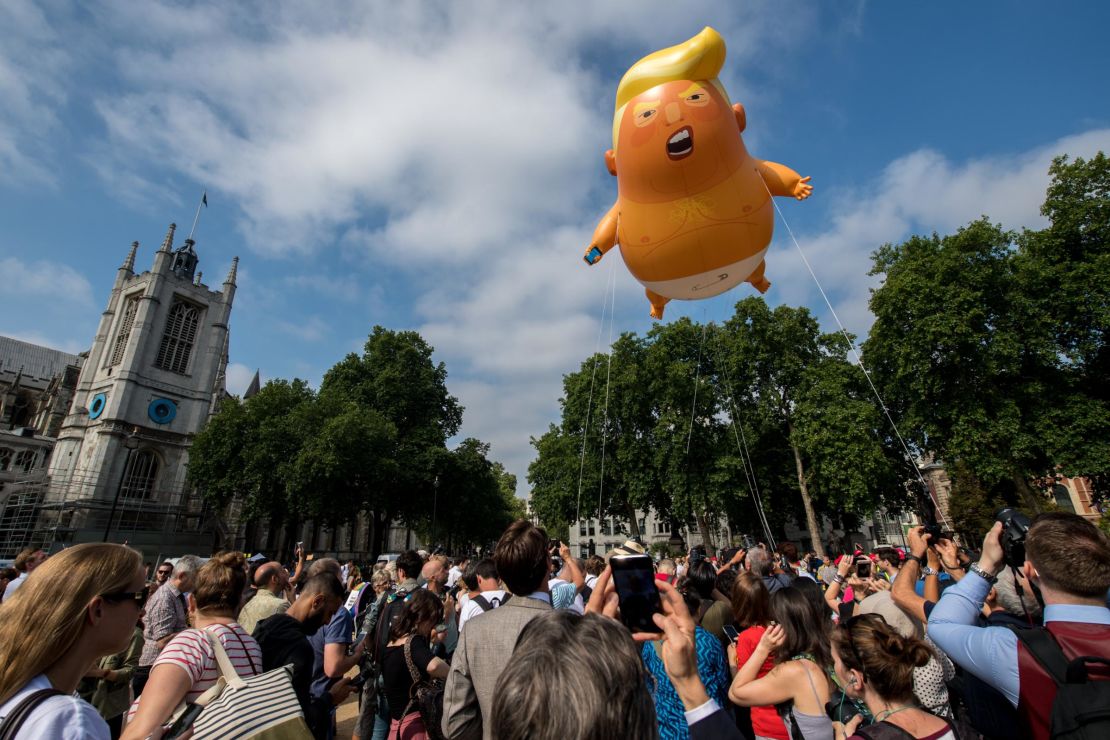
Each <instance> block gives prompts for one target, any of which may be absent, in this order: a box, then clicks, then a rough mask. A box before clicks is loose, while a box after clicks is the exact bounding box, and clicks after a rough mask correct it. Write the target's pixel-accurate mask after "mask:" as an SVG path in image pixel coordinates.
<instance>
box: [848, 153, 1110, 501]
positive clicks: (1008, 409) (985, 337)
mask: <svg viewBox="0 0 1110 740" xmlns="http://www.w3.org/2000/svg"><path fill="white" fill-rule="evenodd" d="M1050 174H1051V176H1052V183H1051V185H1050V186H1049V189H1048V193H1047V197H1046V200H1045V204H1044V207H1043V208H1042V213H1043V214H1044V215H1045V216H1046V217H1048V218H1049V220H1050V225H1049V227H1048V228H1046V229H1043V230H1040V231H1025V232H1023V233H1021V234H1020V235H1015V234H1013V233H1011V232H1007V231H1004V230H1002V229H1001V228H1000V227H998V226H995V225H992V224H991V223H989V221H988V220H987V219H986V218H983V219H981V220H979V221H976V222H973V223H971V224H970V225H968V226H967V227H965V228H963V229H960V230H959V231H957V233H956V234H953V235H950V236H945V237H940V236H937V235H936V234H934V235H933V236H932V237H931V238H925V237H917V236H915V237H912V238H911V239H908V240H907V241H905V242H904V243H902V244H898V245H890V244H888V245H885V246H884V247H882V248H880V249H879V250H878V251H877V252H876V253H875V255H874V268H873V270H872V272H873V274H878V275H882V276H883V278H884V281H883V285H882V287H880V288H879V289H878V290H876V291H875V292H874V294H873V295H872V299H871V310H872V312H873V313H874V314H875V318H876V321H875V324H874V325H873V327H872V330H871V336H870V337H869V339H868V340H867V343H866V345H865V357H866V359H867V363H868V365H869V367H871V369H872V371H873V373H874V376H875V378H876V380H877V382H878V383H879V384H880V387H881V388H882V390H883V393H884V395H885V397H886V399H887V402H888V405H889V406H890V407H891V409H892V412H893V413H894V414H895V417H896V419H897V420H898V421H899V423H900V426H901V427H902V428H903V429H904V430H905V432H906V434H907V436H908V437H909V438H910V440H911V441H912V444H913V445H914V446H915V447H916V448H917V449H919V450H923V451H929V452H931V453H933V454H935V455H936V457H937V458H938V459H941V460H944V461H946V462H948V463H949V464H955V463H959V464H960V465H962V466H964V469H965V471H966V472H967V474H969V475H970V476H973V477H974V479H975V480H977V481H979V482H980V484H981V485H983V486H985V487H986V488H987V489H988V490H991V491H994V492H996V493H998V494H999V495H1002V496H1004V497H1007V498H1009V497H1010V496H1009V495H1008V492H1013V494H1014V495H1015V496H1016V497H1017V499H1019V500H1020V501H1021V503H1022V505H1023V507H1024V508H1025V509H1026V510H1028V511H1031V512H1036V511H1040V510H1043V509H1044V508H1045V507H1046V506H1047V505H1048V503H1047V500H1048V499H1047V496H1046V493H1047V490H1048V487H1049V486H1050V485H1051V482H1052V480H1053V477H1054V475H1055V474H1056V473H1058V472H1062V473H1064V474H1066V475H1069V476H1080V475H1083V476H1088V477H1090V478H1091V480H1094V481H1105V480H1106V473H1107V472H1110V442H1108V440H1110V389H1108V388H1107V384H1106V382H1105V379H1106V378H1107V377H1110V375H1108V373H1110V349H1108V343H1107V328H1108V327H1110V163H1108V161H1107V159H1106V157H1105V156H1104V155H1102V154H1099V155H1097V156H1096V157H1094V158H1092V159H1091V160H1088V161H1084V160H1081V159H1080V160H1076V161H1075V162H1074V163H1068V161H1067V160H1066V158H1063V157H1061V158H1059V159H1057V160H1056V161H1055V162H1054V163H1053V166H1052V169H1051V170H1050ZM1000 486H1001V487H1000ZM1037 488H1039V489H1040V490H1037Z"/></svg>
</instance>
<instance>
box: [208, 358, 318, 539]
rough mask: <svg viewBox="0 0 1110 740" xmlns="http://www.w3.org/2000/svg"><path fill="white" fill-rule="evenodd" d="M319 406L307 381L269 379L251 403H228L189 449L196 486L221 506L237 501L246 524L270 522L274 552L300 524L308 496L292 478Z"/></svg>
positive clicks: (311, 432)
mask: <svg viewBox="0 0 1110 740" xmlns="http://www.w3.org/2000/svg"><path fill="white" fill-rule="evenodd" d="M315 403H316V394H315V393H313V391H312V389H311V388H309V386H308V384H307V383H305V382H304V381H303V380H293V381H292V382H290V381H287V380H272V381H269V382H267V383H266V385H265V386H263V387H262V389H261V390H260V391H259V392H258V393H257V394H256V395H254V396H253V397H252V398H250V399H248V400H246V401H240V400H239V399H237V398H228V399H225V400H224V401H223V402H222V403H221V404H220V407H219V411H218V413H216V414H215V415H214V416H213V417H212V418H211V419H210V420H209V421H208V423H207V424H206V425H205V427H204V428H203V429H202V430H201V431H200V432H199V433H198V434H197V436H196V437H195V438H194V439H193V445H192V447H191V448H190V450H189V474H188V475H189V480H190V482H191V483H192V484H194V485H196V486H197V487H198V488H199V489H200V491H201V492H202V494H203V495H204V496H205V497H206V498H207V499H208V500H209V501H210V502H212V503H213V504H214V505H215V506H216V507H218V508H224V507H226V506H227V505H228V504H229V503H230V502H231V501H232V499H236V500H237V501H238V502H239V503H240V506H241V511H242V517H243V519H244V520H245V521H247V522H248V523H249V522H258V521H268V524H269V537H270V539H269V541H268V542H267V547H268V549H269V550H270V551H274V549H275V548H276V547H277V536H278V534H279V533H280V532H281V531H282V529H283V528H287V527H291V526H292V525H293V523H294V522H295V520H296V514H295V511H296V508H294V507H295V506H297V502H299V501H300V500H301V498H302V496H301V493H302V492H301V491H300V490H297V489H296V488H295V487H293V486H292V485H291V480H292V478H293V472H294V470H295V466H296V461H297V457H298V453H299V452H300V449H301V445H302V444H303V443H304V441H305V440H306V439H307V438H309V437H310V436H311V435H312V434H313V433H314V432H315V421H314V419H315V415H314V406H315Z"/></svg>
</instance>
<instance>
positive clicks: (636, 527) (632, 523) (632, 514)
mask: <svg viewBox="0 0 1110 740" xmlns="http://www.w3.org/2000/svg"><path fill="white" fill-rule="evenodd" d="M625 508H626V509H627V510H628V521H629V525H628V531H629V532H631V533H632V539H634V540H637V541H639V540H641V539H643V538H642V537H641V535H642V534H643V532H641V531H640V520H639V519H637V518H636V508H635V507H634V506H632V503H631V502H625ZM598 526H601V520H600V519H598Z"/></svg>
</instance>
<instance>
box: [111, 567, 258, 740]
mask: <svg viewBox="0 0 1110 740" xmlns="http://www.w3.org/2000/svg"><path fill="white" fill-rule="evenodd" d="M246 582H247V568H246V560H245V559H244V557H243V554H242V553H239V552H224V553H220V554H218V555H216V556H214V557H213V558H212V559H211V560H209V561H208V562H207V563H205V564H204V565H203V566H201V568H200V570H199V571H197V575H196V580H195V585H194V586H193V592H192V594H191V595H190V597H189V612H190V614H191V615H192V622H193V629H187V630H185V631H184V632H181V633H180V634H178V635H177V636H176V637H174V638H173V639H172V640H170V642H169V644H167V645H166V647H165V648H163V650H162V652H161V653H159V655H158V659H157V660H156V661H154V665H153V666H152V668H151V671H150V680H149V681H148V682H147V684H146V688H144V689H143V694H142V696H141V697H139V699H136V700H135V703H134V704H133V705H132V706H131V714H130V716H129V717H128V722H127V726H126V727H125V728H124V731H123V735H122V736H121V737H122V738H124V740H129V739H132V740H133V739H135V738H146V737H148V736H149V735H150V733H151V732H152V731H153V730H154V729H156V728H157V727H159V726H160V725H162V724H163V723H164V722H165V721H166V720H168V719H169V718H170V716H171V715H172V714H173V712H174V710H175V709H176V708H177V706H178V705H179V704H180V703H181V702H182V700H184V701H186V702H190V701H193V700H194V699H196V698H197V697H198V696H200V695H201V694H203V693H204V692H205V691H207V690H208V689H209V688H210V687H211V686H212V685H214V684H215V683H216V681H217V680H218V679H219V677H220V670H219V666H218V665H217V664H216V653H215V650H213V648H212V645H211V643H209V641H208V637H209V635H211V636H212V637H214V638H216V639H217V640H219V641H220V644H221V645H223V648H224V651H225V652H227V656H228V658H230V659H231V663H232V665H233V666H234V667H235V672H236V673H238V674H239V675H240V676H242V677H243V678H248V677H250V676H254V675H256V674H258V673H261V672H262V651H261V650H260V649H259V647H258V643H257V642H255V640H254V638H253V637H251V636H250V635H249V634H247V631H246V630H244V629H243V628H242V627H241V626H239V623H238V622H236V621H235V619H236V617H237V616H238V614H239V607H240V598H241V596H242V594H243V587H244V586H245V585H246ZM205 633H207V634H205Z"/></svg>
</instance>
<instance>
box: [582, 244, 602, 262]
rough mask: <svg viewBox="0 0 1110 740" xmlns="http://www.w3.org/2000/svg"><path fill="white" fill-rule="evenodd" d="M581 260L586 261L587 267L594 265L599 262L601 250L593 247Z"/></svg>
mask: <svg viewBox="0 0 1110 740" xmlns="http://www.w3.org/2000/svg"><path fill="white" fill-rule="evenodd" d="M582 259H584V260H585V261H586V264H587V265H596V264H597V263H598V262H600V261H601V250H600V249H599V248H597V247H595V246H591V247H590V248H589V249H587V250H586V253H585V254H584V255H582Z"/></svg>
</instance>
